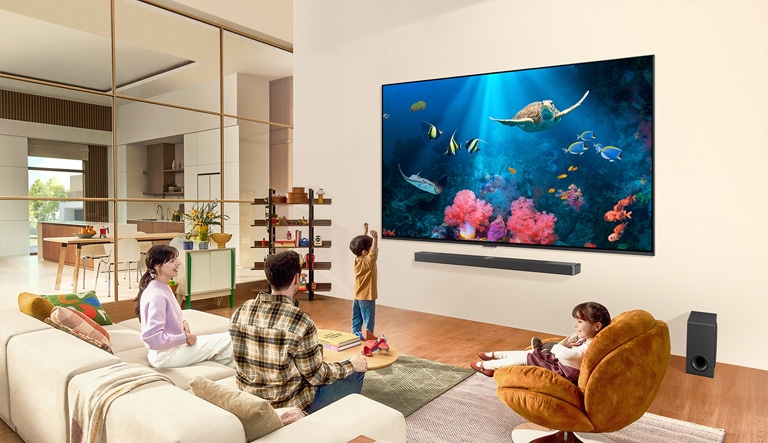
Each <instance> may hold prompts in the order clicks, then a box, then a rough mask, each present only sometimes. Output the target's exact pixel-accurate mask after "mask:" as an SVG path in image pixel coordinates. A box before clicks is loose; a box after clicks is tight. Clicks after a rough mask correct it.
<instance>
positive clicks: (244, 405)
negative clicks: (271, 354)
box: [189, 376, 283, 441]
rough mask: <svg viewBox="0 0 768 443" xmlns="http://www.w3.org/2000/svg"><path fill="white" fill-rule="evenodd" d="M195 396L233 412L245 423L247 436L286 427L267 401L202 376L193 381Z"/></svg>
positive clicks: (256, 435)
mask: <svg viewBox="0 0 768 443" xmlns="http://www.w3.org/2000/svg"><path fill="white" fill-rule="evenodd" d="M189 387H190V388H192V392H194V394H195V395H197V396H198V397H200V398H202V399H203V400H206V401H207V402H209V403H213V404H214V405H216V406H218V407H220V408H222V409H224V410H226V411H229V412H230V413H232V414H234V415H235V416H237V418H239V419H240V421H241V422H242V423H243V429H245V439H246V440H247V441H253V440H256V439H257V438H260V437H262V436H264V435H267V434H269V433H270V432H273V431H276V430H278V429H280V428H282V427H283V422H282V421H281V420H280V416H279V415H277V412H276V411H275V409H274V408H272V405H270V404H269V402H268V401H267V400H264V399H263V398H260V397H258V396H256V395H253V394H249V393H247V392H245V391H241V390H240V389H238V388H234V387H231V386H225V385H222V384H220V383H216V382H214V381H211V380H208V379H207V378H203V377H200V376H197V377H195V378H194V379H193V380H192V382H191V383H190V384H189Z"/></svg>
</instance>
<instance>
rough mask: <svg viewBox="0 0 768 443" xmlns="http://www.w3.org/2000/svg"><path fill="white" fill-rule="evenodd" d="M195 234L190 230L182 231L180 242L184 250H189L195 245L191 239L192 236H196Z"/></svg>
mask: <svg viewBox="0 0 768 443" xmlns="http://www.w3.org/2000/svg"><path fill="white" fill-rule="evenodd" d="M196 236H197V234H195V233H194V232H192V231H189V232H185V233H184V242H183V243H182V245H183V247H184V250H185V251H191V250H192V249H193V248H194V247H195V242H194V241H193V240H192V237H196Z"/></svg>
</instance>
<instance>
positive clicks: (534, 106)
mask: <svg viewBox="0 0 768 443" xmlns="http://www.w3.org/2000/svg"><path fill="white" fill-rule="evenodd" d="M587 95H589V91H587V92H585V93H584V96H583V97H581V100H579V101H578V102H577V103H576V104H575V105H573V106H571V107H570V108H568V109H566V110H565V111H558V110H557V108H556V107H555V103H554V102H553V101H552V100H542V101H540V102H533V103H530V104H528V106H526V107H524V108H523V109H521V110H520V112H518V113H517V114H515V116H514V117H512V118H510V119H498V118H493V117H489V118H490V119H491V120H493V121H495V122H499V123H501V124H502V125H507V126H517V127H519V128H520V129H522V130H523V131H525V132H539V131H544V130H547V129H550V128H552V127H554V126H555V125H556V124H557V123H558V122H559V121H560V119H561V118H563V117H564V116H565V115H566V114H568V113H569V112H571V111H573V110H574V109H576V108H578V107H579V105H581V102H583V101H584V99H585V98H587Z"/></svg>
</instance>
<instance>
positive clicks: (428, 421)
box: [366, 374, 725, 443]
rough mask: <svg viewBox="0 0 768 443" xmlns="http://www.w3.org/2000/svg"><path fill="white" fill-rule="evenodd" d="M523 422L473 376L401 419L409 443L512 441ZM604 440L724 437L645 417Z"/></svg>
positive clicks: (712, 441) (640, 442)
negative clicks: (516, 427) (517, 428)
mask: <svg viewBox="0 0 768 443" xmlns="http://www.w3.org/2000/svg"><path fill="white" fill-rule="evenodd" d="M366 379H367V376H366ZM366 382H367V380H366ZM525 422H526V420H525V419H523V418H522V417H520V416H519V415H517V414H516V413H515V412H514V411H512V410H511V409H510V408H509V407H507V406H506V405H505V404H504V403H502V402H501V400H499V399H498V397H496V383H495V382H494V381H493V379H492V378H488V377H486V376H484V375H482V374H474V375H472V376H471V377H469V378H467V379H466V380H464V381H463V382H461V383H459V384H457V385H456V386H455V387H453V388H451V389H449V390H448V391H447V392H445V393H444V394H442V395H440V396H439V397H437V398H435V399H434V400H433V401H432V402H429V403H428V404H426V405H425V406H424V407H422V408H421V409H419V410H417V411H415V412H414V413H413V414H411V415H409V416H407V417H406V419H405V423H406V433H407V441H408V442H409V443H422V442H423V443H463V442H472V443H477V442H496V441H505V442H506V441H512V438H511V435H512V430H513V429H514V428H515V426H517V425H519V424H522V423H525ZM605 436H606V437H608V438H610V439H612V440H613V441H615V442H616V443H652V442H670V443H672V442H674V443H678V442H686V443H722V442H723V440H724V439H725V431H724V430H722V429H715V428H710V427H707V426H701V425H697V424H694V423H688V422H685V421H681V420H675V419H671V418H667V417H662V416H659V415H654V414H649V413H646V414H645V415H643V416H642V417H641V418H640V420H638V421H636V422H635V423H633V424H631V425H629V426H627V427H626V428H624V429H622V430H621V431H619V432H612V433H608V434H605Z"/></svg>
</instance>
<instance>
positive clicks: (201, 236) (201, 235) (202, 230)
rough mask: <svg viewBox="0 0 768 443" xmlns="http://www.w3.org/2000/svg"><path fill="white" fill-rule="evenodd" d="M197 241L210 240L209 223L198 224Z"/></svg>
mask: <svg viewBox="0 0 768 443" xmlns="http://www.w3.org/2000/svg"><path fill="white" fill-rule="evenodd" d="M197 241H204V242H207V241H208V225H197Z"/></svg>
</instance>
